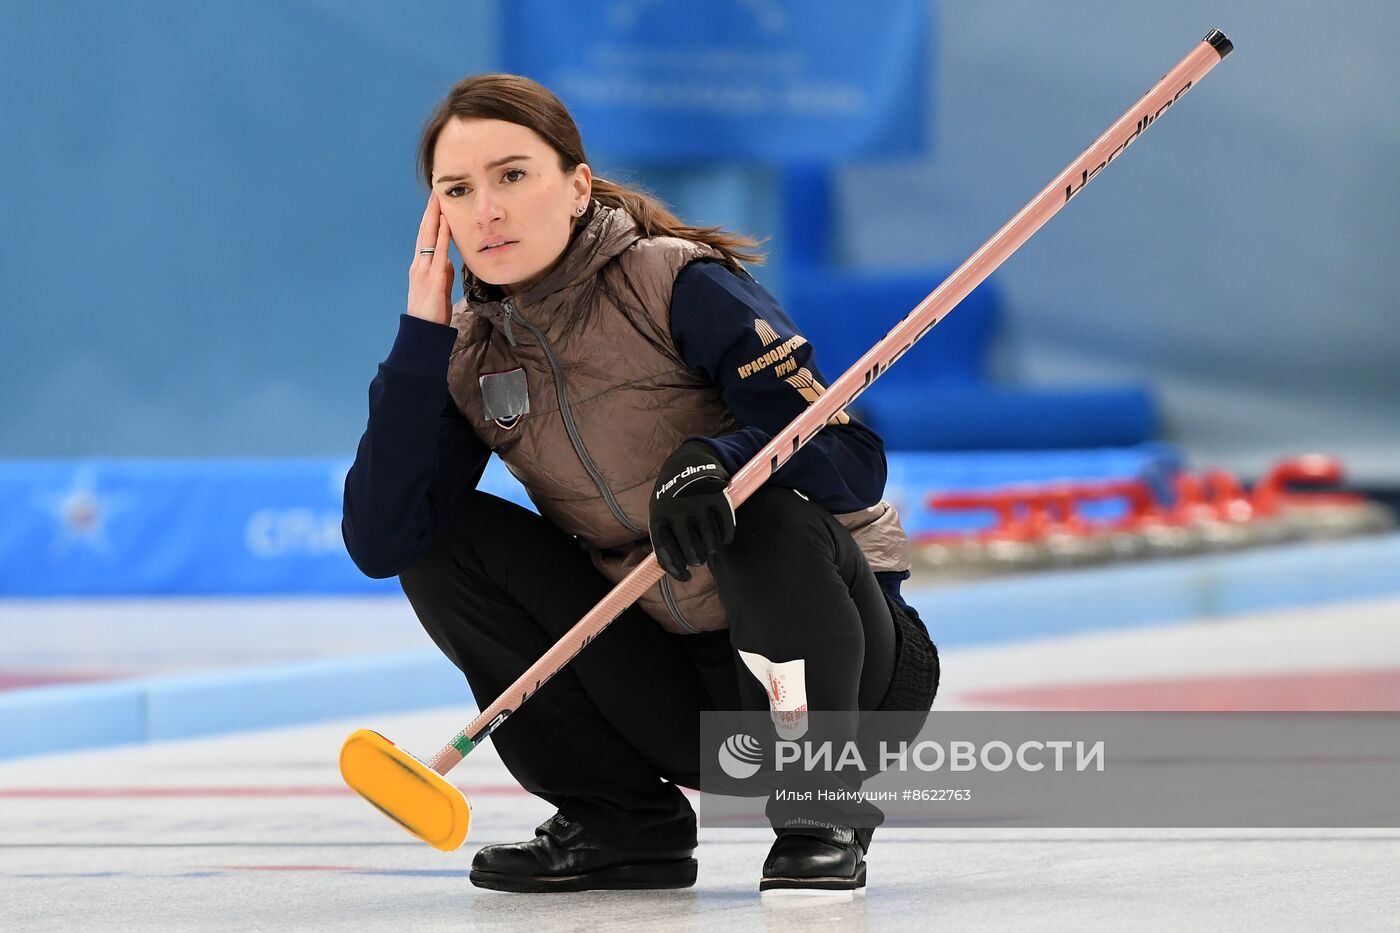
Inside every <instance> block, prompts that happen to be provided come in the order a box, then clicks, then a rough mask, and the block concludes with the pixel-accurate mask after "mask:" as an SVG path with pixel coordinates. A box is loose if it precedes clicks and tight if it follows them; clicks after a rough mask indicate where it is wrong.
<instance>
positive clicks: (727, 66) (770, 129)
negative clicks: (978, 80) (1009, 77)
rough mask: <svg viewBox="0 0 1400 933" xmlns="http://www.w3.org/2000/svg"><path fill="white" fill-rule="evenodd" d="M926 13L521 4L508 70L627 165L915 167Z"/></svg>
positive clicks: (920, 2) (505, 30)
mask: <svg viewBox="0 0 1400 933" xmlns="http://www.w3.org/2000/svg"><path fill="white" fill-rule="evenodd" d="M927 10H928V3H927V0H866V2H864V3H861V4H858V5H850V4H845V3H830V2H822V3H810V2H799V0H718V2H714V3H704V4H692V3H684V4H683V3H657V2H653V0H608V2H605V3H596V4H594V3H574V2H569V0H521V2H516V3H511V4H508V5H506V6H504V7H503V8H502V12H501V17H502V34H503V39H504V43H503V49H502V51H503V63H504V67H505V70H507V71H511V72H515V73H518V74H524V75H528V76H529V77H531V78H534V79H535V80H537V81H539V82H540V83H542V84H544V85H545V86H547V87H549V88H550V89H551V90H553V91H554V92H555V93H556V94H558V95H559V96H560V98H561V99H562V100H563V101H564V104H565V105H566V106H567V107H568V108H569V110H570V112H571V113H572V114H573V115H574V119H575V120H576V121H577V122H578V124H579V126H580V128H581V130H582V132H583V138H584V141H585V145H587V146H588V147H589V148H591V149H594V150H605V151H606V152H608V153H609V155H612V156H620V157H626V158H670V159H684V158H691V157H700V158H747V159H766V160H772V161H779V162H784V161H793V160H814V161H824V160H830V159H839V158H850V157H855V156H874V157H883V156H911V155H915V154H917V153H919V152H920V151H922V149H923V148H924V145H925V134H924V131H925V126H924V124H925V100H926V95H925V84H926V81H927V75H928V74H929V72H930V66H929V63H928V60H927V56H928V52H927V49H926V44H927V42H926V37H927V33H928V28H927V27H928V12H927Z"/></svg>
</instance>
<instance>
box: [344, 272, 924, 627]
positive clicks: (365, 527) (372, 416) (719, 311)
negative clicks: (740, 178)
mask: <svg viewBox="0 0 1400 933" xmlns="http://www.w3.org/2000/svg"><path fill="white" fill-rule="evenodd" d="M760 319H761V321H762V322H766V326H765V324H763V323H761V322H760ZM799 335H800V332H799V331H798V329H797V325H796V324H794V323H793V321H792V319H791V318H790V317H789V316H788V315H787V313H786V312H785V311H783V309H782V308H781V307H780V306H779V305H778V303H777V301H776V300H775V299H774V298H773V296H772V295H770V294H769V293H768V292H767V290H765V289H764V288H763V286H762V285H760V284H759V283H758V282H757V281H756V280H754V279H753V278H752V277H751V276H748V275H747V274H744V275H737V274H735V273H734V272H732V271H730V270H729V269H728V268H727V267H726V266H724V265H723V264H721V263H718V262H714V261H708V260H700V261H697V262H693V263H691V264H690V265H688V266H686V267H685V268H684V269H682V270H681V272H680V274H679V275H678V276H677V277H676V283H675V287H674V290H673V291H672V294H671V338H672V340H673V341H674V342H675V345H676V348H677V350H678V351H679V352H680V355H681V358H682V359H683V360H684V361H685V362H686V364H687V365H688V366H691V367H693V368H694V369H697V370H700V371H703V372H704V373H705V374H706V375H707V376H709V378H710V380H711V382H713V383H714V384H715V386H716V387H717V388H718V389H719V392H720V396H721V397H722V398H723V400H724V403H725V405H726V406H727V407H728V408H729V410H730V412H732V413H733V415H734V417H735V419H736V420H738V422H739V423H740V424H741V425H743V427H742V428H741V429H740V430H738V431H735V432H733V433H730V434H725V435H723V436H720V437H713V438H703V440H704V441H705V442H706V443H708V444H709V445H710V446H712V447H713V448H714V449H715V452H716V455H717V456H718V457H719V459H720V461H721V462H722V463H723V464H724V465H725V468H726V469H728V470H729V472H730V473H731V474H732V473H735V472H737V471H738V470H739V468H740V467H742V466H743V465H744V464H745V463H747V462H748V461H749V459H751V458H752V457H753V455H754V454H756V453H757V452H758V451H759V450H760V449H762V447H763V445H764V444H766V443H768V441H769V440H770V439H771V438H772V436H773V435H774V434H776V433H777V432H778V431H780V430H782V429H783V428H784V427H786V426H787V425H788V424H790V423H791V422H792V420H793V419H794V418H796V417H797V416H798V415H799V414H800V413H801V412H802V411H803V410H804V409H805V408H806V407H807V405H808V404H809V403H808V401H807V399H806V398H805V397H804V396H803V395H802V394H801V393H800V392H799V391H798V390H797V389H795V388H793V386H792V385H791V384H789V383H788V382H787V381H786V380H785V378H784V377H785V375H791V374H792V372H793V371H794V370H801V369H806V370H807V371H808V372H809V373H810V374H811V376H812V378H813V379H815V380H816V382H818V383H820V384H821V385H822V386H825V385H827V382H826V379H825V378H824V377H823V375H822V373H821V371H820V370H819V369H818V368H817V365H816V361H815V359H814V353H813V349H812V345H811V344H810V343H806V342H805V341H800V346H798V347H797V348H796V349H794V350H793V352H792V353H791V355H790V356H788V357H784V358H783V360H781V361H775V364H774V365H768V366H763V367H758V368H750V367H747V366H745V364H748V363H751V362H752V361H754V360H756V359H758V358H760V357H762V356H763V354H764V352H765V350H768V349H771V348H773V347H777V346H780V345H781V343H782V342H783V341H787V340H790V339H792V338H794V337H798V336H799ZM456 338H457V331H456V329H455V328H453V327H452V326H450V325H447V324H434V323H432V322H430V321H424V320H422V319H420V318H415V317H412V316H410V315H407V314H404V315H401V316H400V318H399V333H398V337H397V338H396V339H395V341H394V346H393V348H392V349H391V350H390V351H389V356H388V357H387V358H386V359H385V360H384V362H383V363H381V364H380V365H379V373H378V375H376V376H375V377H374V381H373V382H371V383H370V387H369V423H368V426H367V427H366V429H365V433H364V435H363V436H362V437H361V438H360V445H359V449H358V451H357V452H356V455H355V462H354V464H353V465H352V466H351V468H350V471H349V473H348V474H347V475H346V477H345V504H344V520H343V521H342V523H341V528H342V531H343V533H344V536H345V546H346V548H347V549H348V550H349V552H350V556H351V558H352V559H353V560H354V561H355V564H356V566H358V567H359V568H360V570H362V571H363V572H364V573H365V574H367V575H368V576H371V577H390V576H394V575H396V574H397V573H399V572H400V571H401V570H403V568H405V567H407V566H408V565H409V564H410V563H412V561H413V559H414V558H415V557H417V556H418V555H419V554H421V553H422V552H423V551H424V550H426V549H427V548H428V546H429V545H430V544H431V543H432V542H433V541H434V540H435V539H436V538H437V536H438V535H439V534H440V533H441V532H442V531H443V529H444V528H445V527H446V525H447V523H448V522H449V521H450V520H451V519H452V517H453V515H454V513H455V511H456V505H457V503H458V502H459V501H460V500H461V497H462V495H463V494H464V493H466V492H467V491H468V490H470V489H474V488H475V487H476V484H477V482H478V481H479V480H480V479H481V474H482V471H483V470H485V468H486V461H487V460H488V459H489V457H490V455H491V450H490V448H489V447H487V446H486V444H485V442H484V441H482V440H481V438H480V437H479V436H477V434H476V432H475V431H474V430H472V427H471V425H470V424H469V423H468V422H467V420H466V419H465V418H463V417H462V415H461V413H460V412H459V411H458V409H457V406H456V404H455V403H454V402H453V401H452V399H451V397H450V395H449V394H448V391H447V364H448V357H449V356H450V355H451V351H452V346H453V344H454V343H455V341H456ZM787 359H791V360H794V361H795V364H796V365H795V367H793V366H792V365H791V364H787V363H786V360H787ZM777 362H783V363H784V365H785V367H787V368H786V369H785V370H784V373H783V374H778V373H775V370H776V369H778V368H779V367H778V366H777V365H776V363H777ZM885 473H886V464H885V450H884V444H883V442H882V441H881V440H880V438H879V436H878V435H877V434H875V432H873V431H871V430H870V429H869V428H867V427H866V426H865V425H863V424H861V423H860V422H858V421H856V420H855V419H854V418H852V419H851V420H850V422H849V423H848V424H837V425H828V426H827V427H826V428H824V429H823V430H822V431H821V433H819V434H818V435H817V436H816V437H814V438H813V439H812V440H811V441H810V442H809V443H808V444H807V445H806V446H804V447H803V448H802V449H801V450H800V451H798V452H797V454H796V455H795V456H794V457H793V458H792V459H791V460H790V461H788V463H786V464H784V465H783V468H782V469H781V470H779V471H778V473H777V474H776V475H774V476H773V477H772V478H771V479H770V480H769V483H771V484H773V485H776V486H784V487H787V488H791V489H796V490H798V491H799V492H801V493H802V494H803V495H805V496H807V498H809V499H811V500H812V501H814V502H818V503H820V504H822V505H823V506H825V507H826V508H828V509H830V510H831V511H832V512H853V511H856V510H858V509H863V508H868V507H869V506H872V505H874V504H875V503H876V502H879V501H880V498H881V496H882V495H883V492H884V488H885ZM876 576H877V578H879V579H880V584H881V586H882V587H884V588H885V590H886V591H887V592H889V593H890V594H891V595H892V596H894V597H895V598H896V599H898V594H899V581H900V580H902V579H904V578H906V577H908V573H907V572H906V573H902V574H901V573H879V574H876ZM900 602H902V600H900Z"/></svg>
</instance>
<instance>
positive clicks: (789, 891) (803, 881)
mask: <svg viewBox="0 0 1400 933" xmlns="http://www.w3.org/2000/svg"><path fill="white" fill-rule="evenodd" d="M864 891H865V862H861V863H860V864H859V865H857V866H856V873H855V876H854V877H851V878H841V877H836V876H827V877H814V878H783V877H769V878H764V879H762V880H761V881H759V883H758V892H759V894H762V895H765V896H767V897H835V896H837V895H845V896H846V897H851V896H852V895H854V894H861V893H864Z"/></svg>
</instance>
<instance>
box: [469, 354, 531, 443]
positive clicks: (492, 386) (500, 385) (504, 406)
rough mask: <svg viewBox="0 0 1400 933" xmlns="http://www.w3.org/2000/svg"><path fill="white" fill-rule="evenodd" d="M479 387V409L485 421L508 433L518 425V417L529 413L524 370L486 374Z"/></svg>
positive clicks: (528, 393) (528, 397)
mask: <svg viewBox="0 0 1400 933" xmlns="http://www.w3.org/2000/svg"><path fill="white" fill-rule="evenodd" d="M477 381H478V383H479V384H480V385H481V408H482V411H484V412H485V414H486V420H487V421H494V422H496V424H498V425H500V426H501V427H503V428H505V429H506V430H507V431H509V430H510V429H511V428H514V427H515V426H516V425H517V424H519V423H520V416H521V415H524V414H527V413H529V411H530V388H529V386H528V385H527V384H526V382H525V370H524V369H519V368H517V369H512V370H510V371H509V372H504V373H487V374H485V375H483V376H481V377H480V378H479V379H478V380H477Z"/></svg>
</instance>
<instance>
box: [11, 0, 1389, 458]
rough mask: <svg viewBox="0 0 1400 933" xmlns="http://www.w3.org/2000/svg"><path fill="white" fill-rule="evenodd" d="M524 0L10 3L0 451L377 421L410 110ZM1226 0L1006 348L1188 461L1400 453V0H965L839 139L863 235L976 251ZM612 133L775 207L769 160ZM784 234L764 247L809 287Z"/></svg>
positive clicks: (866, 261)
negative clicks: (1221, 42)
mask: <svg viewBox="0 0 1400 933" xmlns="http://www.w3.org/2000/svg"><path fill="white" fill-rule="evenodd" d="M601 6H603V7H606V6H607V4H602V5H601ZM510 11H511V7H510V5H509V4H495V3H481V4H476V3H461V2H459V3H444V2H421V3H417V4H414V5H412V6H408V7H405V6H400V5H389V4H384V3H378V2H342V0H287V2H279V3H266V2H264V3H253V4H237V5H235V4H232V3H207V4H205V3H201V4H177V3H171V2H134V3H124V4H98V3H75V2H56V3H38V2H30V0H20V2H11V3H7V4H6V5H5V8H4V11H3V14H0V127H3V129H0V133H3V137H0V138H3V144H0V194H2V197H0V203H3V205H4V207H3V210H4V222H3V224H0V279H3V283H4V287H3V290H0V306H3V337H0V396H2V397H3V398H4V399H5V401H6V404H5V405H4V406H3V407H0V457H7V458H48V457H88V456H143V457H144V456H159V457H165V456H172V457H199V456H219V457H230V456H232V457H238V456H257V457H263V456H342V455H344V456H348V455H350V454H351V453H352V452H353V450H354V446H355V443H356V441H357V439H358V437H359V434H360V431H361V430H362V428H363V423H364V417H365V390H366V387H367V385H368V382H369V380H370V378H371V377H372V376H373V374H374V369H375V365H376V363H377V362H378V361H379V360H380V359H381V358H382V357H383V356H384V354H385V353H386V352H387V350H388V347H389V344H390V342H391V340H392V336H393V333H394V330H395V327H396V318H397V315H398V313H399V312H400V311H401V310H402V309H403V303H404V289H405V282H406V270H407V265H408V262H409V259H410V258H411V246H412V242H413V236H414V233H415V231H416V227H417V222H418V218H419V216H420V215H421V211H422V206H423V200H424V198H425V197H426V193H425V192H424V191H423V190H422V189H420V188H419V186H418V185H417V183H416V181H415V180H414V177H413V167H414V166H413V162H414V150H415V146H416V142H417V135H418V131H419V129H420V127H421V125H422V122H423V120H424V119H425V117H426V115H427V113H428V111H429V110H430V109H431V107H432V106H433V105H434V104H435V103H436V102H437V100H438V99H439V98H440V97H441V95H442V94H443V92H444V91H445V90H446V89H447V88H448V87H450V86H451V84H452V83H454V82H455V81H456V80H458V79H460V78H461V77H463V76H465V75H468V74H471V73H474V72H478V71H486V70H492V69H495V68H498V67H499V35H500V32H501V30H502V29H503V28H504V27H505V19H506V18H507V17H509V16H510V15H511V13H510ZM406 13H408V14H411V15H412V17H413V18H412V19H411V20H410V19H408V18H406V16H405V14H406ZM1215 26H1218V27H1220V28H1221V29H1223V30H1224V31H1225V32H1226V33H1227V34H1228V35H1229V36H1230V37H1231V38H1232V39H1233V40H1234V41H1235V44H1236V52H1235V54H1234V55H1233V56H1231V58H1230V59H1229V61H1228V63H1227V64H1226V65H1225V67H1223V68H1222V70H1221V71H1220V72H1219V73H1218V74H1217V75H1214V76H1212V77H1211V79H1210V81H1209V82H1208V84H1206V85H1203V87H1202V89H1201V90H1200V91H1199V92H1197V93H1195V94H1192V95H1191V96H1190V97H1189V98H1187V99H1186V100H1185V101H1184V104H1185V107H1184V109H1183V110H1182V112H1181V113H1180V114H1177V115H1175V116H1173V118H1172V119H1171V120H1170V121H1168V122H1166V123H1165V124H1164V125H1163V127H1161V128H1159V129H1156V130H1154V132H1153V134H1152V136H1151V138H1150V141H1149V142H1146V143H1145V144H1141V145H1139V146H1135V147H1134V148H1133V150H1132V152H1131V154H1130V155H1129V156H1128V157H1127V158H1125V159H1123V160H1122V161H1121V162H1118V163H1115V166H1116V167H1115V168H1114V170H1113V171H1112V172H1108V173H1105V175H1104V177H1103V178H1102V179H1100V180H1098V181H1097V182H1096V184H1095V185H1094V186H1092V187H1091V188H1090V189H1089V190H1088V191H1087V192H1086V193H1085V195H1084V196H1083V197H1082V198H1079V199H1076V204H1075V205H1074V206H1073V208H1072V209H1070V210H1067V211H1065V212H1064V214H1063V216H1060V217H1057V218H1056V219H1055V220H1054V221H1052V222H1051V224H1050V225H1048V226H1047V228H1046V229H1045V230H1044V231H1042V232H1041V233H1040V234H1038V235H1037V236H1036V238H1034V239H1033V240H1032V241H1031V242H1030V243H1028V244H1027V246H1026V247H1025V248H1024V249H1023V250H1022V251H1021V252H1020V253H1018V254H1017V255H1016V256H1015V257H1014V258H1013V259H1012V260H1010V261H1009V262H1008V263H1007V264H1006V265H1005V266H1003V268H1002V270H1001V271H999V272H998V273H997V277H998V279H999V283H1000V285H1001V288H1002V292H1003V295H1004V297H1005V307H1004V321H1003V328H1002V332H1001V334H1000V336H999V338H998V343H997V345H996V348H995V353H996V355H995V359H996V369H997V371H998V373H999V374H1000V375H1001V376H1002V377H1003V378H1005V379H1008V380H1012V381H1017V382H1025V383H1034V384H1038V385H1054V384H1058V383H1073V382H1083V381H1094V380H1098V381H1121V380H1132V381H1145V382H1147V383H1149V384H1150V385H1151V387H1152V388H1153V389H1154V390H1155V391H1156V392H1157V393H1158V397H1159V399H1160V401H1161V403H1162V406H1163V412H1164V415H1165V424H1166V429H1165V437H1166V439H1168V440H1171V441H1175V442H1177V443H1179V444H1181V445H1183V447H1184V448H1185V450H1186V451H1187V453H1188V454H1189V456H1191V458H1192V459H1193V460H1204V461H1209V462H1213V463H1219V464H1222V465H1226V466H1230V467H1232V468H1235V469H1239V470H1244V471H1246V472H1249V471H1253V470H1258V469H1260V468H1262V467H1263V466H1264V464H1265V463H1266V462H1267V461H1269V460H1270V459H1272V458H1273V457H1274V456H1276V455H1278V454H1279V453H1285V452H1293V451H1296V450H1300V449H1304V448H1322V449H1326V450H1328V451H1330V452H1333V453H1337V454H1340V455H1342V456H1344V457H1345V458H1346V459H1347V461H1348V463H1349V465H1350V466H1351V468H1352V473H1353V476H1355V477H1357V478H1358V479H1364V480H1368V481H1370V482H1373V483H1381V484H1391V485H1393V484H1395V483H1396V482H1397V481H1400V428H1398V427H1397V424H1396V416H1395V410H1396V405H1395V401H1396V391H1395V385H1396V382H1397V379H1396V375H1395V373H1396V370H1397V369H1398V368H1400V366H1398V365H1397V364H1400V315H1397V314H1396V311H1397V310H1400V276H1397V274H1396V271H1395V268H1394V260H1393V258H1392V254H1393V253H1394V251H1395V245H1396V243H1397V242H1400V220H1397V207H1400V180H1398V179H1397V173H1396V171H1395V169H1394V166H1395V165H1396V164H1397V161H1400V110H1398V109H1397V108H1396V106H1395V104H1394V94H1395V88H1396V87H1397V86H1400V62H1397V60H1396V58H1395V56H1394V54H1393V46H1394V37H1395V36H1396V35H1400V7H1397V6H1395V5H1393V4H1389V3H1384V2H1368V3H1361V2H1358V3H1348V4H1344V5H1340V6H1336V5H1333V6H1327V7H1322V6H1317V5H1313V4H1305V3H1302V2H1291V3H1279V2H1269V3H1265V2H1262V0H1249V2H1241V3H1235V4H1230V5H1229V6H1228V7H1227V8H1224V9H1221V8H1220V7H1219V5H1218V4H1213V3H1204V2H1184V3H1177V4H1171V5H1160V4H1151V5H1149V4H1121V3H1109V2H1076V3H1073V4H1056V5H1049V4H1041V3H1036V2H1031V0H1007V2H992V3H981V4H971V3H944V4H939V5H938V6H937V7H936V8H935V9H934V12H933V15H931V17H930V26H929V28H930V30H931V35H930V48H931V55H930V56H929V61H930V67H929V74H928V82H929V89H930V100H929V107H928V110H929V114H928V116H929V120H930V133H929V139H930V140H931V141H932V147H931V150H930V152H929V154H928V155H927V157H925V158H922V159H919V160H908V159H900V160H895V161H863V162H861V163H858V164H847V165H843V166H841V167H840V168H839V170H838V172H837V176H836V178H837V197H836V211H837V213H836V217H835V228H836V229H837V230H838V231H839V235H838V237H837V242H836V244H835V248H836V253H837V255H838V257H839V258H840V259H841V260H842V261H844V262H847V263H850V264H853V265H857V266H868V267H881V268H888V267H904V266H921V265H928V264H930V263H949V262H958V261H960V260H962V259H963V258H964V257H966V255H967V254H968V253H970V252H971V251H972V250H973V249H974V248H976V246H978V245H979V244H980V243H981V242H982V241H983V240H984V239H985V238H986V237H987V236H988V235H990V234H991V233H992V232H993V231H994V230H995V229H996V228H997V227H998V226H999V225H1000V224H1001V223H1003V222H1004V221H1005V220H1006V219H1007V218H1008V217H1009V216H1010V215H1011V214H1012V213H1013V212H1014V211H1015V210H1016V209H1017V208H1019V207H1020V206H1021V205H1022V204H1023V203H1025V201H1026V200H1028V199H1029V198H1030V197H1031V196H1032V195H1033V194H1034V193H1035V192H1036V191H1038V190H1039V189H1040V187H1041V186H1043V185H1044V184H1045V183H1046V182H1048V181H1049V180H1050V178H1051V177H1052V176H1053V174H1054V173H1056V172H1058V171H1059V169H1060V168H1062V167H1063V166H1064V165H1065V164H1067V163H1068V162H1069V160H1070V159H1071V158H1072V157H1073V156H1075V155H1076V154H1077V153H1078V152H1079V151H1080V150H1082V149H1083V148H1084V147H1085V146H1086V145H1087V144H1088V143H1089V142H1090V141H1091V140H1092V139H1093V138H1094V137H1095V136H1096V135H1097V134H1098V133H1099V132H1101V131H1102V130H1103V129H1104V128H1105V127H1106V126H1107V125H1108V124H1109V122H1110V121H1111V120H1112V119H1113V118H1115V117H1117V116H1118V114H1119V113H1121V112H1122V110H1123V109H1124V108H1125V107H1126V106H1127V105H1128V104H1129V103H1131V102H1132V101H1133V100H1134V99H1135V98H1136V97H1137V96H1138V95H1139V94H1141V93H1142V92H1143V91H1144V90H1145V89H1146V88H1147V87H1148V86H1149V85H1150V84H1151V83H1152V82H1153V81H1154V80H1155V79H1156V78H1157V77H1159V76H1160V74H1161V73H1162V71H1164V70H1165V69H1166V68H1167V67H1169V66H1170V65H1171V64H1173V63H1175V62H1176V61H1177V60H1178V59H1179V58H1180V57H1181V56H1182V55H1183V54H1185V52H1186V51H1187V50H1189V48H1190V46H1191V43H1193V42H1195V41H1197V40H1199V39H1200V37H1201V36H1202V35H1203V34H1204V33H1205V31H1206V30H1207V29H1209V28H1211V27H1215ZM1110 37H1111V38H1110ZM840 42H841V38H840V37H839V36H834V37H833V38H832V52H833V54H840ZM565 102H566V103H567V102H568V101H567V100H566V101H565ZM592 157H593V160H594V162H595V163H596V165H595V167H596V168H598V169H599V170H601V172H602V173H603V174H605V175H610V174H621V173H623V172H626V173H628V174H629V176H630V177H631V178H632V179H634V180H636V181H640V182H643V183H646V184H649V185H650V186H652V187H653V188H654V189H655V190H657V191H658V192H659V193H660V194H662V195H663V196H664V197H666V198H668V199H669V200H670V201H672V203H673V204H675V205H676V206H677V207H678V208H679V210H680V211H681V212H682V213H683V214H685V215H687V217H688V218H692V219H694V220H696V221H701V222H705V223H720V224H725V225H729V226H733V227H737V228H740V229H743V230H745V231H746V232H750V233H754V234H758V235H772V236H773V237H774V238H775V242H779V241H781V238H782V237H783V236H784V231H783V230H782V229H781V226H782V220H781V218H782V211H781V210H780V205H779V194H778V185H777V179H776V176H775V175H774V174H773V173H772V172H771V170H768V169H763V168H756V167H752V166H744V165H713V164H711V165H701V166H666V167H662V166H648V165H623V164H618V163H617V162H616V161H615V160H610V158H609V155H608V153H606V152H598V151H594V152H593V153H592ZM784 271H785V270H784V269H783V267H782V263H781V261H779V262H777V263H775V264H774V265H772V266H770V267H767V268H765V269H763V270H762V271H761V272H760V273H759V275H760V277H761V278H762V279H763V280H764V281H766V282H767V283H768V284H769V285H770V287H772V288H773V289H774V290H775V291H777V292H778V293H779V295H780V296H781V294H782V293H783V288H784V285H785V282H784ZM929 339H931V340H936V339H937V332H935V334H934V335H932V336H931V337H930V338H929ZM829 375H831V376H833V377H834V375H835V373H830V374H829Z"/></svg>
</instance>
